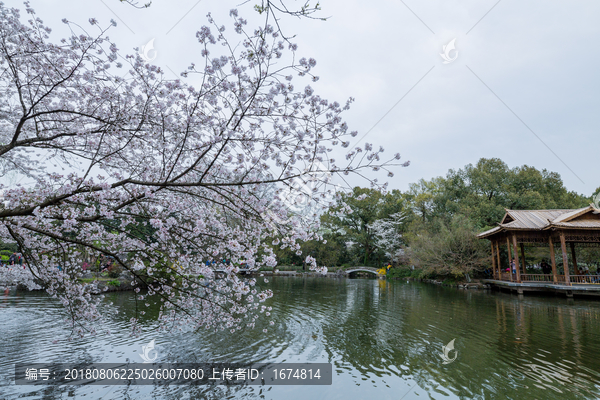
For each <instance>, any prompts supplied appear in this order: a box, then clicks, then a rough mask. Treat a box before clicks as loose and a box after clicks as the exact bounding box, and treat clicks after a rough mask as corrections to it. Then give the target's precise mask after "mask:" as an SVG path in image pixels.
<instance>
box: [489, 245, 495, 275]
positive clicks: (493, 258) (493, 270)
mask: <svg viewBox="0 0 600 400" xmlns="http://www.w3.org/2000/svg"><path fill="white" fill-rule="evenodd" d="M490 245H491V246H492V277H493V278H494V279H496V256H495V254H494V253H495V251H494V242H493V241H490Z"/></svg>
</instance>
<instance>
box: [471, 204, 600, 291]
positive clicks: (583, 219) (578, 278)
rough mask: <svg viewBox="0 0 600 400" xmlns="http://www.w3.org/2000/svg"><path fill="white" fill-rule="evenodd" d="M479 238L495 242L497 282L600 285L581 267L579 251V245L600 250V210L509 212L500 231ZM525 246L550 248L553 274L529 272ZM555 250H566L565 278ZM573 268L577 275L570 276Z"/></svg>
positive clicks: (500, 225) (493, 255)
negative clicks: (504, 255) (503, 251)
mask: <svg viewBox="0 0 600 400" xmlns="http://www.w3.org/2000/svg"><path fill="white" fill-rule="evenodd" d="M477 237H478V238H480V239H488V240H489V241H490V242H491V247H492V269H493V275H494V279H496V280H500V281H509V282H515V283H521V282H540V283H541V282H546V283H553V284H554V285H565V286H571V285H572V284H600V275H590V274H589V271H585V272H584V271H583V270H582V269H580V268H579V267H578V265H577V254H576V250H575V249H576V245H577V247H582V246H600V210H598V209H597V208H595V207H593V206H589V207H585V208H580V209H577V210H506V214H505V215H504V218H502V221H501V222H500V223H499V224H498V226H497V227H495V228H493V229H490V230H488V231H486V232H482V233H480V234H479V235H477ZM503 245H506V247H507V250H508V263H509V265H507V266H502V265H500V264H501V262H500V246H503ZM525 245H528V246H544V247H549V253H550V254H549V255H550V261H551V266H552V274H528V273H527V272H526V269H525ZM555 246H560V249H561V250H562V251H561V253H562V262H563V270H564V273H562V274H559V273H558V271H557V266H556V256H555V252H554V249H555ZM569 253H570V255H571V257H570V258H571V259H570V260H569ZM513 258H514V259H515V264H516V266H515V268H514V269H512V268H511V267H510V261H511V259H513ZM569 261H570V263H569ZM571 266H572V271H573V273H571V272H570V269H571ZM505 270H506V271H507V272H505Z"/></svg>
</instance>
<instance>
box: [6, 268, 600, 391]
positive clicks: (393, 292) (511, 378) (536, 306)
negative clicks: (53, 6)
mask: <svg viewBox="0 0 600 400" xmlns="http://www.w3.org/2000/svg"><path fill="white" fill-rule="evenodd" d="M264 285H265V286H270V287H271V288H272V289H273V291H274V292H275V297H274V298H273V299H271V300H269V302H270V305H271V306H272V307H273V313H272V314H273V316H274V319H275V321H276V325H275V326H274V327H272V329H270V330H269V332H268V333H267V334H263V333H262V328H261V329H257V330H256V331H248V332H243V333H241V334H234V335H231V334H225V333H223V334H206V333H201V334H194V333H179V334H158V333H156V332H154V331H153V329H154V327H155V325H154V324H153V323H152V322H151V321H150V320H147V321H142V322H143V324H144V327H145V329H144V334H143V335H142V336H141V337H139V338H132V337H130V336H129V331H128V324H129V322H128V321H129V318H131V317H132V311H131V310H132V305H133V304H134V301H133V296H132V294H131V293H115V294H110V295H107V296H106V302H107V303H108V302H113V303H114V305H115V307H116V310H117V311H118V313H115V314H114V315H113V316H112V317H111V320H110V323H109V326H110V329H111V331H112V335H110V336H107V335H103V336H100V337H97V338H95V339H93V340H92V339H89V338H88V339H85V340H82V341H77V342H67V341H65V340H61V341H60V342H59V343H57V344H53V343H52V342H53V341H54V340H55V339H64V338H65V337H67V336H68V335H69V331H68V330H67V329H65V327H64V326H63V324H62V323H61V320H60V318H57V316H58V315H59V312H60V307H58V306H57V304H56V303H55V302H54V301H52V300H50V299H48V298H47V297H46V296H45V295H43V294H40V293H30V292H25V293H24V292H11V293H9V294H8V295H4V294H2V293H0V399H5V398H6V399H13V398H20V399H72V398H77V399H79V398H82V399H100V398H102V399H255V398H261V399H285V400H295V399H343V400H351V399H367V398H369V399H370V398H374V399H375V398H376V399H395V400H399V399H473V398H475V399H597V398H600V301H588V300H579V299H575V300H574V301H573V300H567V299H566V298H562V297H557V298H553V297H524V298H522V299H519V298H518V297H517V296H516V295H510V294H503V293H490V292H484V291H458V290H455V289H449V288H442V287H437V286H432V285H426V284H418V283H406V282H404V281H388V282H386V281H378V280H374V279H373V280H369V279H327V278H293V277H276V278H273V279H271V280H270V282H269V283H268V284H264ZM151 339H155V340H156V346H157V350H158V354H159V361H161V362H203V361H209V362H217V361H221V362H331V363H333V370H334V377H333V385H331V386H247V387H239V386H234V387H226V386H218V387H193V388H192V387H185V386H178V387H170V388H164V387H152V386H130V387H127V386H71V387H39V386H38V387H33V386H15V385H14V384H13V383H11V379H12V375H13V373H14V369H13V368H14V363H15V362H32V363H33V362H65V363H66V362H90V363H91V362H126V361H127V359H130V360H131V361H134V362H140V361H141V359H140V358H139V353H140V351H141V346H142V345H145V344H147V343H148V342H149V341H150V340H151ZM452 339H456V341H455V348H456V350H457V354H458V356H457V359H456V361H454V362H453V363H450V364H447V365H443V364H442V362H443V360H442V358H441V357H440V354H441V353H442V347H443V345H444V344H446V343H448V342H449V341H450V340H452Z"/></svg>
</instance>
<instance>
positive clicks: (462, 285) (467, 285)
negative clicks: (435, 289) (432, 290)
mask: <svg viewBox="0 0 600 400" xmlns="http://www.w3.org/2000/svg"><path fill="white" fill-rule="evenodd" d="M420 281H421V282H425V283H433V284H434V285H440V286H448V287H455V288H457V289H480V290H481V289H485V290H488V289H491V288H492V287H491V286H490V285H488V284H485V283H481V282H443V281H439V280H436V279H421V280H420Z"/></svg>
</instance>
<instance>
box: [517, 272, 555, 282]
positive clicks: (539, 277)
mask: <svg viewBox="0 0 600 400" xmlns="http://www.w3.org/2000/svg"><path fill="white" fill-rule="evenodd" d="M563 281H564V279H563ZM521 282H554V278H553V277H552V274H521Z"/></svg>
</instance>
